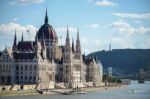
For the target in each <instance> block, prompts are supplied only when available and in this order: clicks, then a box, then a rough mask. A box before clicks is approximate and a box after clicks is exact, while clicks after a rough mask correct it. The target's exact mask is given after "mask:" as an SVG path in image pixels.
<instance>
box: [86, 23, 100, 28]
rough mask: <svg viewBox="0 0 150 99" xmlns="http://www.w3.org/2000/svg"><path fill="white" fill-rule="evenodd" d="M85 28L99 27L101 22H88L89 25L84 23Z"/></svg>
mask: <svg viewBox="0 0 150 99" xmlns="http://www.w3.org/2000/svg"><path fill="white" fill-rule="evenodd" d="M84 27H85V28H98V27H99V24H95V23H94V24H87V25H84Z"/></svg>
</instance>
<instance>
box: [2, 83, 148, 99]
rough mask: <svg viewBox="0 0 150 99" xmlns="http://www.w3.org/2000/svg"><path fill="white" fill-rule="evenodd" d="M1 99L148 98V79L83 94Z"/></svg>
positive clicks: (6, 98) (5, 98)
mask: <svg viewBox="0 0 150 99" xmlns="http://www.w3.org/2000/svg"><path fill="white" fill-rule="evenodd" d="M1 99H150V81H146V82H145V83H144V84H138V82H137V81H132V82H131V84H130V85H129V86H128V87H125V88H116V89H110V90H103V91H102V90H101V91H96V92H89V93H87V94H83V95H68V96H66V95H51V96H48V95H45V96H23V97H21V96H15V97H2V98H1Z"/></svg>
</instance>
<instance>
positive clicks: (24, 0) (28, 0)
mask: <svg viewBox="0 0 150 99" xmlns="http://www.w3.org/2000/svg"><path fill="white" fill-rule="evenodd" d="M43 2H44V0H12V1H11V2H9V4H10V5H14V4H20V5H27V4H34V3H36V4H37V3H43Z"/></svg>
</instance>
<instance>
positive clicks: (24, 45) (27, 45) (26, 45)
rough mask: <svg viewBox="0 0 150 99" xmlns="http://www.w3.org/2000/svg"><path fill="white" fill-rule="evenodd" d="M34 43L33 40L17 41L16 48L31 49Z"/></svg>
mask: <svg viewBox="0 0 150 99" xmlns="http://www.w3.org/2000/svg"><path fill="white" fill-rule="evenodd" d="M35 45H36V42H34V41H24V42H19V43H18V50H33V47H34V46H35Z"/></svg>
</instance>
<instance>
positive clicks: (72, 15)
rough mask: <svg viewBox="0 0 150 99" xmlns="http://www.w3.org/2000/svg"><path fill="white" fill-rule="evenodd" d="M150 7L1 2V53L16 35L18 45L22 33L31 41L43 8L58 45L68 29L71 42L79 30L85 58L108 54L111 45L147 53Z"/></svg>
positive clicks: (118, 1) (58, 0) (115, 2)
mask: <svg viewBox="0 0 150 99" xmlns="http://www.w3.org/2000/svg"><path fill="white" fill-rule="evenodd" d="M149 4H150V0H47V1H46V0H0V13H1V14H0V50H3V49H4V48H5V47H12V45H13V39H14V34H15V31H16V33H17V39H18V41H20V40H21V35H22V32H23V34H24V37H25V40H26V41H29V40H34V38H35V34H36V31H38V29H39V28H40V27H41V26H42V25H43V24H44V18H45V11H46V8H47V10H48V18H49V24H50V25H52V26H53V28H54V29H55V31H56V32H57V35H58V38H59V44H64V43H65V38H66V28H67V26H68V27H69V33H70V38H71V40H72V39H74V41H76V35H77V28H78V29H79V33H80V40H81V48H82V52H83V53H84V52H85V54H88V53H91V52H94V51H99V50H109V44H110V43H111V48H112V49H124V48H130V49H135V48H137V49H149V48H150V39H149V38H150V6H149ZM27 30H29V31H30V32H27ZM61 38H62V39H61ZM61 41H62V43H61Z"/></svg>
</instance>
